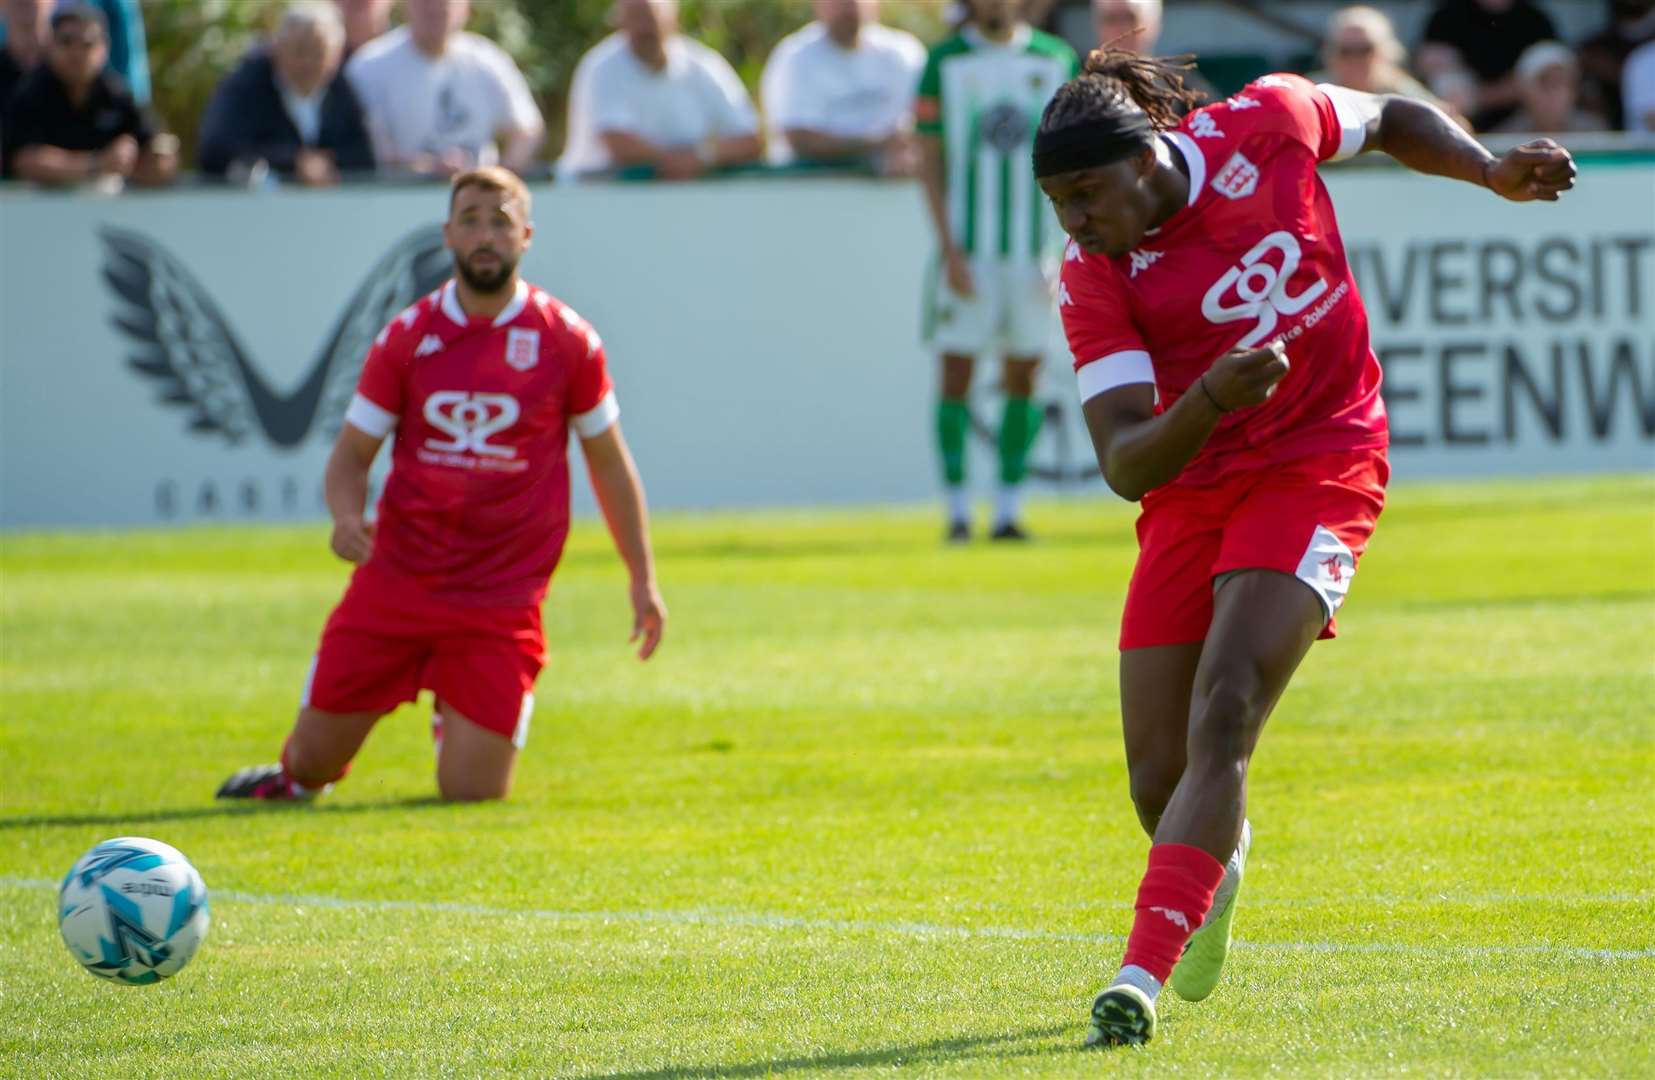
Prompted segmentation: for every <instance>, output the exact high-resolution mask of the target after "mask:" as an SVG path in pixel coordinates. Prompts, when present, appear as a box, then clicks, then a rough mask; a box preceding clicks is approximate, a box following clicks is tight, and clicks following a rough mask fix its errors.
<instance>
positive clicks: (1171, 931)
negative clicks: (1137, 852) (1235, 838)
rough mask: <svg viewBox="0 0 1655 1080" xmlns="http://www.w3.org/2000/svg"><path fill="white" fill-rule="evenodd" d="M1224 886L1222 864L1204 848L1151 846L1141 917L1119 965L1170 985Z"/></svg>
mask: <svg viewBox="0 0 1655 1080" xmlns="http://www.w3.org/2000/svg"><path fill="white" fill-rule="evenodd" d="M1223 880H1224V864H1223V863H1221V862H1219V861H1218V860H1217V859H1215V858H1213V857H1212V856H1211V855H1209V854H1207V853H1206V852H1205V851H1202V850H1201V849H1200V848H1196V847H1190V846H1189V845H1188V844H1155V845H1153V846H1151V847H1150V849H1149V869H1148V870H1145V871H1144V880H1143V884H1141V885H1139V886H1138V903H1137V905H1136V906H1137V909H1138V914H1137V917H1136V918H1134V919H1133V920H1132V934H1131V936H1129V937H1128V938H1127V939H1126V957H1125V959H1123V960H1122V961H1121V965H1122V966H1123V967H1125V966H1128V965H1136V966H1137V967H1141V968H1143V969H1144V970H1145V971H1147V972H1149V973H1150V974H1151V975H1153V976H1155V978H1157V979H1158V980H1160V981H1161V982H1163V983H1164V982H1166V981H1167V979H1168V978H1170V977H1171V976H1172V968H1173V965H1175V964H1176V963H1178V957H1179V955H1180V954H1181V953H1183V951H1184V944H1185V943H1186V942H1188V941H1189V939H1190V935H1191V934H1193V933H1195V931H1196V930H1198V929H1200V927H1201V921H1202V920H1203V919H1205V918H1206V917H1207V910H1208V909H1209V908H1211V907H1212V902H1213V893H1214V892H1215V891H1216V890H1217V889H1218V884H1219V882H1221V881H1223Z"/></svg>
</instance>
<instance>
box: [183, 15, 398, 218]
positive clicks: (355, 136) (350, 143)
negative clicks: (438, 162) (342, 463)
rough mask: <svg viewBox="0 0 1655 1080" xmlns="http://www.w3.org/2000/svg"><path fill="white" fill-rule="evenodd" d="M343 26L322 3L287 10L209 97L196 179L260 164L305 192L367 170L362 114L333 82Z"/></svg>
mask: <svg viewBox="0 0 1655 1080" xmlns="http://www.w3.org/2000/svg"><path fill="white" fill-rule="evenodd" d="M344 47H345V26H344V22H343V20H341V19H340V17H339V12H338V10H337V9H336V8H335V7H334V6H333V4H331V3H329V2H328V0H300V2H299V3H295V4H293V5H291V6H290V7H288V9H287V10H286V11H285V12H284V13H283V14H282V20H281V23H280V25H279V26H277V28H276V33H275V35H274V36H273V37H272V38H271V40H270V43H269V44H268V45H261V46H258V47H256V48H254V49H253V51H252V52H250V53H249V54H248V55H247V57H246V59H244V60H243V61H242V62H241V64H240V65H239V66H238V67H237V68H236V69H235V70H234V71H233V72H231V73H230V74H229V75H227V76H226V77H225V78H224V80H223V81H222V82H220V83H219V84H218V89H217V90H215V91H214V92H213V98H212V101H211V102H210V103H209V104H208V105H207V116H206V119H205V120H204V121H203V122H202V125H201V171H202V172H204V173H207V174H209V175H214V176H222V175H224V173H225V172H226V171H227V170H228V169H229V168H230V167H231V165H232V164H235V163H241V164H244V165H252V164H253V163H255V162H258V161H263V162H265V163H266V164H267V165H268V166H269V167H270V168H271V169H273V170H275V172H276V173H277V174H278V175H280V176H281V177H283V178H284V179H287V180H292V181H295V182H297V183H300V184H304V185H306V186H310V187H322V186H327V185H330V184H336V183H338V182H339V174H340V172H341V171H344V172H366V171H367V170H370V169H372V168H373V166H374V157H373V150H372V148H371V147H370V145H369V142H368V130H367V127H366V126H365V125H364V123H363V120H362V106H361V105H360V104H358V103H357V100H356V93H355V91H353V90H352V89H351V85H350V82H349V80H347V79H345V78H344V77H343V76H342V75H340V74H339V61H340V54H341V53H342V52H343V51H344Z"/></svg>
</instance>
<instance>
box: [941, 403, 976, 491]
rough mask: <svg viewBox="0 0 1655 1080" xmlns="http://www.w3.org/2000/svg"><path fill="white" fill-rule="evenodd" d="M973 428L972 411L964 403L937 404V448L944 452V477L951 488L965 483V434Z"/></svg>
mask: <svg viewBox="0 0 1655 1080" xmlns="http://www.w3.org/2000/svg"><path fill="white" fill-rule="evenodd" d="M970 427H971V409H970V408H969V407H968V406H967V405H966V403H965V402H963V401H953V400H950V399H948V398H943V399H942V400H940V401H938V402H937V446H938V448H939V449H940V450H941V451H942V475H943V479H944V480H945V481H946V482H947V484H948V486H949V487H959V486H960V485H961V484H964V483H965V433H966V431H967V430H968V429H969V428H970Z"/></svg>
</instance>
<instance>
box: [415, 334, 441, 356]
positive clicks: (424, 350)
mask: <svg viewBox="0 0 1655 1080" xmlns="http://www.w3.org/2000/svg"><path fill="white" fill-rule="evenodd" d="M439 352H442V338H440V337H438V336H437V335H436V334H426V335H425V337H424V338H422V339H421V340H420V343H419V348H417V349H415V350H414V355H415V356H430V355H431V354H432V353H439Z"/></svg>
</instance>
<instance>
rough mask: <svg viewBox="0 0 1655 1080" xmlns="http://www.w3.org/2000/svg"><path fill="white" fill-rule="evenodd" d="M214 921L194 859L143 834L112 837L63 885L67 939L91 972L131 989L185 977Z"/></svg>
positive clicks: (61, 909) (60, 914)
mask: <svg viewBox="0 0 1655 1080" xmlns="http://www.w3.org/2000/svg"><path fill="white" fill-rule="evenodd" d="M208 921H209V919H208V915H207V886H206V885H204V884H203V883H202V881H201V875H200V874H198V873H196V870H195V867H193V866H191V865H190V860H188V859H186V858H185V857H184V853H183V852H181V851H179V850H178V849H177V848H175V847H172V846H171V845H169V844H163V843H161V842H160V841H159V840H147V839H145V838H144V837H142V836H123V837H120V838H119V839H115V840H105V841H104V842H103V843H101V844H99V845H98V846H97V847H95V848H93V849H92V850H91V851H88V852H87V853H86V854H85V855H82V856H81V857H80V861H78V862H76V863H75V865H74V867H73V868H72V869H70V871H69V876H68V877H66V878H64V879H63V886H62V887H61V888H60V889H58V897H57V922H58V929H59V930H60V931H61V932H62V934H63V943H64V944H65V945H67V946H69V951H70V952H72V953H74V954H75V959H76V960H79V961H80V962H81V964H82V966H84V967H85V968H86V970H87V971H90V972H91V973H92V974H94V975H96V976H98V977H99V978H103V979H110V980H112V981H114V982H118V983H124V984H126V985H127V986H144V985H146V984H148V983H154V982H160V981H161V980H162V979H165V978H167V977H168V976H170V975H176V974H178V972H179V971H180V970H182V969H183V967H184V965H185V964H187V963H189V962H190V957H192V956H194V955H195V950H196V949H198V948H200V947H201V941H202V939H203V938H205V937H206V936H207V924H208Z"/></svg>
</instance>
